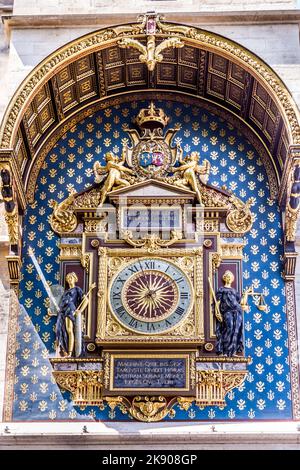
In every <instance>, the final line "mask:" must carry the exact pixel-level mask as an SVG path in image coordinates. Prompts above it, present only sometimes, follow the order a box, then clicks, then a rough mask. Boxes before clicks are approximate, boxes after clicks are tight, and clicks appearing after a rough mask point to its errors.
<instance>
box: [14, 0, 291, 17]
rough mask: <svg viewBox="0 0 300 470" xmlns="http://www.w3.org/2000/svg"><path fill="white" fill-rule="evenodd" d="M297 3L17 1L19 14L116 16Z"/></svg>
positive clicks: (272, 0)
mask: <svg viewBox="0 0 300 470" xmlns="http://www.w3.org/2000/svg"><path fill="white" fill-rule="evenodd" d="M296 5H297V0H248V1H247V2H245V1H241V0H218V1H217V2H216V0H184V1H182V0H157V1H155V0H150V1H149V0H127V1H126V2H120V0H89V1H87V0H43V1H41V0H15V2H14V13H15V14H17V15H27V14H31V15H32V14H34V15H51V14H52V15H53V14H55V15H57V14H75V13H79V14H81V13H93V14H94V13H114V12H120V11H125V12H129V11H133V12H145V11H149V10H150V11H153V10H156V11H161V12H169V11H212V10H213V11H232V10H237V11H242V10H270V9H272V10H273V9H293V8H296Z"/></svg>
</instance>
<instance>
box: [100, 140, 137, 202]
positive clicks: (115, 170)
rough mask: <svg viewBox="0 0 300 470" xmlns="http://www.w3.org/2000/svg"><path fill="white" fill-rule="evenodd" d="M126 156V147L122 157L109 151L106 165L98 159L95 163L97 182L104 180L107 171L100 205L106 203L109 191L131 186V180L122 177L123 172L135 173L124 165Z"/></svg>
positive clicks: (106, 156) (106, 155)
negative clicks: (103, 176)
mask: <svg viewBox="0 0 300 470" xmlns="http://www.w3.org/2000/svg"><path fill="white" fill-rule="evenodd" d="M125 158H126V148H125V149H124V151H123V152H122V157H121V158H120V159H119V158H118V157H117V155H115V154H114V153H113V152H107V153H106V154H105V160H106V165H105V166H102V165H101V164H100V163H99V162H98V161H97V162H95V163H94V174H95V182H96V183H100V182H101V181H102V175H104V174H106V173H107V176H106V178H105V182H104V185H103V187H102V190H101V199H100V205H102V204H103V203H104V201H105V199H106V195H107V193H109V192H110V191H112V190H113V189H120V188H124V187H125V186H130V183H129V181H127V180H126V179H124V178H122V174H123V173H128V174H130V175H133V174H134V171H132V170H131V169H130V168H127V167H125V166H124V162H125Z"/></svg>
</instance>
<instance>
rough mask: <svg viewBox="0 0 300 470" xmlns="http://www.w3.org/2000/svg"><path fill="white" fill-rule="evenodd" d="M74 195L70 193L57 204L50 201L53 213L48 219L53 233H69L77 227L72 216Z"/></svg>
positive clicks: (73, 215) (75, 220) (75, 218)
mask: <svg viewBox="0 0 300 470" xmlns="http://www.w3.org/2000/svg"><path fill="white" fill-rule="evenodd" d="M74 200H75V194H74V193H71V194H70V195H69V196H68V197H67V198H66V199H64V200H63V201H62V202H60V203H58V202H57V201H54V200H52V202H51V205H52V207H53V213H52V215H51V217H50V225H51V228H52V230H53V231H54V232H56V233H58V234H61V233H69V232H73V231H74V230H75V228H76V227H77V217H76V215H75V214H74Z"/></svg>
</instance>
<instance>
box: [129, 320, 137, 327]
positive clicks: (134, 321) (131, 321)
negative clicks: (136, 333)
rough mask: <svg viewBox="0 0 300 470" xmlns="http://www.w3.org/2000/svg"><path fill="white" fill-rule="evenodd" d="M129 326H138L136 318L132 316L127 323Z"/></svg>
mask: <svg viewBox="0 0 300 470" xmlns="http://www.w3.org/2000/svg"><path fill="white" fill-rule="evenodd" d="M128 325H129V326H131V327H132V328H137V326H138V322H137V320H135V319H134V318H131V320H130V322H129V323H128Z"/></svg>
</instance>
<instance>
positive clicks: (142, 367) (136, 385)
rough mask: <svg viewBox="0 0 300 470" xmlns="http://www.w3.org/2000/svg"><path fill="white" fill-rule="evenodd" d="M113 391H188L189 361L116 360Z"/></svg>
mask: <svg viewBox="0 0 300 470" xmlns="http://www.w3.org/2000/svg"><path fill="white" fill-rule="evenodd" d="M112 385H113V387H112V389H113V390H126V389H139V390H142V389H147V390H148V389H152V390H153V389H157V390H161V389H163V390H166V389H172V390H187V388H188V374H187V359H186V358H185V357H178V358H163V357H160V358H154V357H153V358H116V357H115V358H114V367H113V384H112Z"/></svg>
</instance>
